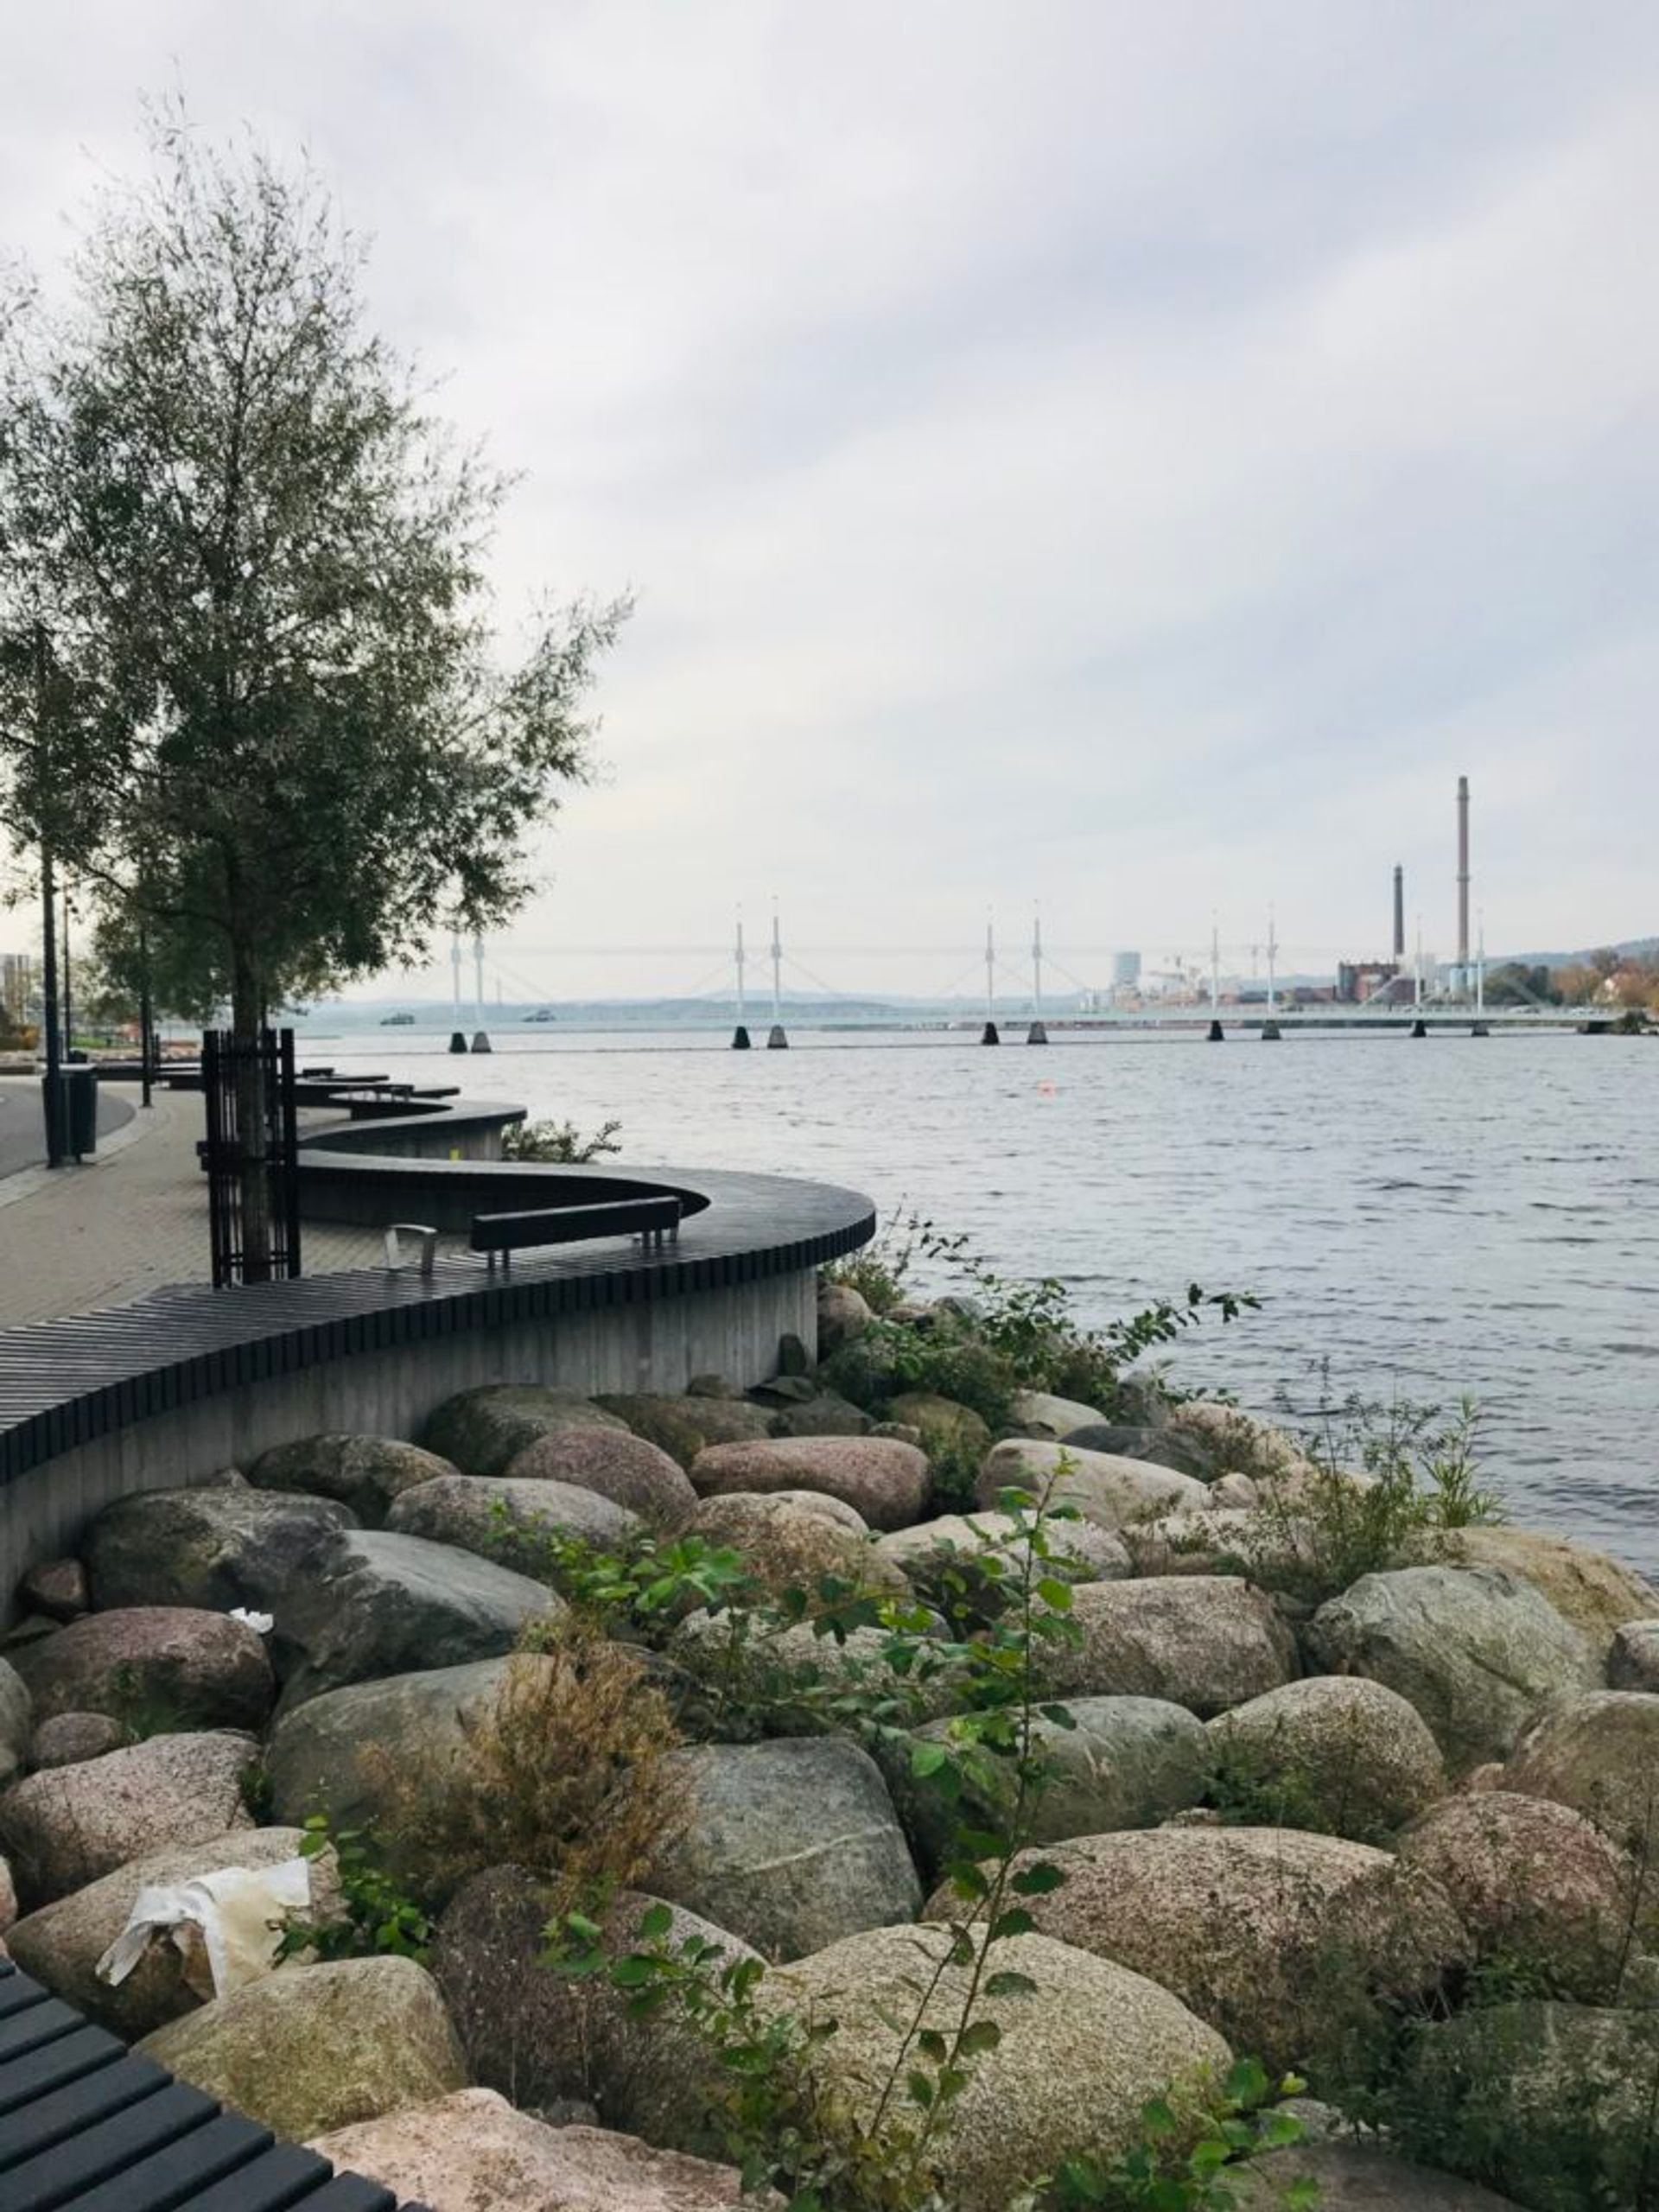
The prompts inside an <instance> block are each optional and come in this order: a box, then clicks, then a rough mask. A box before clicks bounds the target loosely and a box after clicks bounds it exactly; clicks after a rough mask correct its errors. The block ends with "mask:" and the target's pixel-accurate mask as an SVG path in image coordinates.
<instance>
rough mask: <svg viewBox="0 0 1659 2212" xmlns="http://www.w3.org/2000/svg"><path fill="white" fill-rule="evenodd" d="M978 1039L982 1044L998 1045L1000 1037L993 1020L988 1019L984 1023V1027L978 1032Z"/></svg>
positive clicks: (1000, 1040)
mask: <svg viewBox="0 0 1659 2212" xmlns="http://www.w3.org/2000/svg"><path fill="white" fill-rule="evenodd" d="M979 1041H980V1043H981V1044H982V1045H1000V1044H1001V1042H1002V1039H1001V1036H1000V1035H999V1033H998V1032H997V1027H996V1024H995V1022H994V1021H988V1022H987V1023H986V1025H985V1027H984V1028H983V1029H982V1031H981V1032H980V1038H979Z"/></svg>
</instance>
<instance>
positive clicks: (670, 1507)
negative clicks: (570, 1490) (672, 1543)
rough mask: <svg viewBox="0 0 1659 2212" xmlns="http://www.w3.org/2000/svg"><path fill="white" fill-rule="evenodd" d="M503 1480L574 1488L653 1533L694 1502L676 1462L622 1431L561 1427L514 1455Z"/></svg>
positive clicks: (674, 1522) (673, 1525) (676, 1520)
mask: <svg viewBox="0 0 1659 2212" xmlns="http://www.w3.org/2000/svg"><path fill="white" fill-rule="evenodd" d="M507 1476H508V1479H509V1480H511V1481H512V1482H537V1483H569V1484H575V1485H576V1486H577V1487H578V1488H580V1489H582V1490H589V1491H595V1492H597V1494H598V1495H599V1496H600V1497H606V1498H609V1499H610V1500H611V1502H612V1503H613V1504H615V1505H620V1506H622V1507H624V1508H625V1509H626V1510H627V1511H628V1512H629V1513H633V1514H637V1515H638V1516H639V1518H640V1520H642V1521H644V1522H648V1523H649V1524H650V1526H651V1527H652V1528H654V1529H665V1530H673V1529H677V1528H678V1527H679V1526H680V1523H681V1522H683V1520H684V1519H685V1517H686V1516H687V1515H688V1514H689V1513H690V1511H691V1510H692V1509H693V1507H694V1506H695V1505H696V1502H697V1494H696V1491H694V1490H693V1489H692V1487H691V1484H690V1479H689V1478H688V1477H687V1475H686V1472H685V1470H684V1468H683V1467H682V1466H681V1465H680V1464H679V1462H678V1460H677V1459H671V1458H670V1457H669V1455H668V1453H667V1452H664V1450H663V1449H662V1447H661V1446H659V1445H656V1444H652V1443H651V1442H650V1441H649V1440H647V1439H646V1438H645V1437H643V1436H635V1435H632V1433H630V1432H629V1431H628V1430H627V1429H625V1428H564V1429H559V1430H557V1431H556V1433H554V1434H553V1435H551V1436H543V1437H538V1438H537V1440H536V1442H535V1443H534V1444H531V1445H528V1446H526V1447H525V1449H524V1451H522V1452H519V1453H518V1457H517V1458H516V1459H514V1460H513V1461H512V1465H510V1466H509V1467H508V1469H507Z"/></svg>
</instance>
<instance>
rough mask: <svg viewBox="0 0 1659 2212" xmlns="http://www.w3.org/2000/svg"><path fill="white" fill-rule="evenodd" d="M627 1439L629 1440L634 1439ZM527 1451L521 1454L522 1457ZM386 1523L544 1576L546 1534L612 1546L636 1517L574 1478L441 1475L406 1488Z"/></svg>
mask: <svg viewBox="0 0 1659 2212" xmlns="http://www.w3.org/2000/svg"><path fill="white" fill-rule="evenodd" d="M590 1433H592V1434H594V1435H598V1434H600V1433H602V1432H601V1431H599V1430H597V1429H595V1430H594V1431H592V1432H590ZM637 1441H638V1439H637V1438H634V1437H629V1438H627V1439H626V1442H628V1443H631V1444H632V1443H636V1442H637ZM528 1456H529V1454H527V1453H524V1452H521V1453H520V1454H519V1458H520V1459H524V1458H527V1457H528ZM514 1464H515V1465H517V1462H515V1463H514ZM675 1471H676V1472H678V1469H676V1470H675ZM386 1526H387V1528H388V1529H392V1530H394V1531H396V1532H397V1534H398V1535H405V1536H423V1537H425V1538H426V1539H427V1541H429V1542H431V1543H437V1544H454V1545H456V1546H458V1547H459V1548H460V1549H461V1550H462V1551H468V1552H475V1553H476V1554H478V1556H479V1557H480V1559H488V1560H494V1561H495V1562H496V1564H497V1565H498V1566H499V1567H512V1569H513V1570H514V1572H515V1573H520V1574H528V1575H530V1576H531V1577H532V1578H533V1579H535V1580H539V1581H543V1582H548V1581H556V1580H557V1579H558V1577H557V1561H556V1560H555V1559H554V1558H553V1556H552V1555H551V1554H550V1551H549V1548H548V1539H549V1537H550V1536H563V1537H575V1539H577V1540H578V1541H580V1542H582V1543H584V1544H588V1545H591V1546H592V1548H594V1550H595V1551H601V1552H614V1551H618V1550H620V1549H622V1548H625V1547H626V1545H627V1544H628V1543H630V1542H631V1541H632V1539H633V1537H634V1536H635V1535H638V1534H639V1530H640V1528H641V1523H640V1521H639V1516H638V1515H637V1514H633V1513H630V1512H629V1511H628V1510H627V1508H626V1506H623V1505H617V1504H615V1503H613V1502H612V1500H611V1499H610V1498H608V1497H601V1494H600V1493H599V1491H596V1490H583V1489H582V1488H580V1487H579V1486H578V1485H577V1484H575V1483H559V1482H540V1481H537V1480H535V1479H533V1478H530V1479H525V1478H515V1477H512V1476H508V1475H493V1476H487V1475H439V1476H437V1477H436V1478H435V1479H434V1480H433V1481H431V1482H429V1483H420V1484H416V1487H415V1489H413V1490H406V1491H404V1494H403V1496H402V1497H400V1498H399V1499H398V1501H397V1503H396V1505H394V1506H393V1507H392V1509H391V1512H390V1513H389V1514H388V1515H387V1516H386Z"/></svg>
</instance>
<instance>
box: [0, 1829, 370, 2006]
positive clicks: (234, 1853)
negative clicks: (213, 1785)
mask: <svg viewBox="0 0 1659 2212" xmlns="http://www.w3.org/2000/svg"><path fill="white" fill-rule="evenodd" d="M304 1840H305V1837H304V1833H303V1831H302V1829H299V1828H286V1827H284V1828H237V1829H233V1830H232V1832H231V1833H230V1834H228V1835H215V1836H209V1837H208V1838H207V1840H206V1841H205V1842H202V1843H188V1844H181V1845H172V1846H169V1847H168V1848H167V1849H166V1850H163V1851H151V1852H147V1853H145V1855H144V1856H143V1858H142V1859H132V1860H130V1861H129V1863H128V1864H127V1865H126V1866H118V1868H117V1869H116V1870H115V1872H113V1873H111V1874H105V1876H103V1878H101V1879H100V1880H99V1881H96V1882H89V1883H88V1884H87V1885H86V1888H85V1889H81V1890H76V1891H73V1893H72V1894H71V1895H70V1896H68V1897H60V1898H59V1899H58V1900H57V1901H56V1903H55V1904H48V1905H42V1906H41V1909H40V1910H39V1911H38V1912H32V1913H30V1914H29V1917H28V1918H27V1919H26V1920H20V1921H19V1922H18V1923H17V1925H16V1927H15V1928H14V1929H12V1931H11V1933H10V1936H8V1938H7V1941H8V1942H9V1943H10V1946H11V1955H12V1956H13V1957H14V1958H15V1959H16V1961H17V1963H18V1965H19V1966H20V1967H22V1969H23V1971H24V1973H25V1974H33V1975H34V1976H35V1979H36V1980H38V1981H43V1982H45V1984H46V1985H47V1986H48V1988H49V1989H50V1990H51V1991H52V1992H53V1993H54V1995H55V1996H58V1997H61V1998H62V1999H64V2001H65V2002H66V2003H67V2004H70V2005H75V2006H77V2007H78V2008H79V2010H80V2011H81V2012H86V2013H89V2014H90V2015H91V2016H92V2018H93V2019H95V2020H101V2021H102V2022H103V2023H104V2024H105V2026H106V2027H109V2028H112V2029H113V2030H114V2031H115V2032H116V2033H117V2034H118V2035H120V2036H124V2037H126V2038H127V2040H128V2041H129V2042H131V2041H132V2040H133V2039H134V2038H135V2037H138V2036H145V2035H148V2034H149V2031H150V2030H151V2029H152V2028H159V2027H160V2026H161V2024H162V2022H163V2021H164V2020H172V2019H176V2018H178V2016H179V2014H180V2013H181V2012H194V2010H195V2008H196V2006H197V2005H199V2004H200V2002H201V1999H200V1997H198V1996H197V1995H196V1994H195V1993H194V1991H193V1990H191V1989H190V1988H189V1987H188V1986H187V1985H186V1982H185V1979H184V1972H185V1961H184V1958H183V1955H182V1954H181V1952H180V1950H179V1949H178V1948H177V1946H176V1945H175V1944H174V1943H171V1942H167V1941H165V1940H162V1941H159V1942H153V1943H151V1945H150V1947H149V1949H148V1950H147V1951H146V1952H145V1953H144V1955H143V1958H141V1959H140V1960H139V1961H138V1963H137V1966H136V1967H134V1968H133V1970H132V1972H131V1973H130V1974H129V1975H128V1976H127V1978H126V1980H124V1981H121V1982H117V1983H115V1984H113V1985H112V1984H111V1983H109V1982H107V1981H102V1980H99V1976H98V1974H96V1973H95V1972H94V1968H95V1967H97V1965H98V1962H99V1959H101V1958H102V1957H103V1955H104V1954H105V1951H107V1950H108V1948H110V1945H111V1943H113V1942H114V1941H115V1939H116V1937H117V1936H119V1935H120V1933H121V1931H122V1929H124V1927H125V1926H126V1924H127V1920H128V1916H129V1915H130V1913H131V1910H132V1907H133V1904H134V1901H135V1900H136V1898H137V1895H138V1892H139V1891H140V1890H143V1889H149V1888H151V1887H155V1886H161V1885H168V1884H172V1883H182V1882H194V1881H200V1879H201V1878H202V1877H203V1876H204V1875H207V1874H216V1873H219V1872H220V1871H221V1870H223V1869H224V1868H226V1867H230V1866H236V1867H241V1868H244V1869H245V1870H247V1871H249V1872H258V1871H260V1870H262V1869H264V1868H265V1867H269V1866H281V1865H283V1863H284V1861H286V1860H288V1859H294V1858H296V1857H298V1856H299V1854H300V1847H301V1845H302V1843H303V1841H304ZM309 1873H310V1878H311V1903H310V1905H309V1907H308V1910H306V1911H305V1912H304V1913H303V1914H302V1916H301V1917H302V1918H303V1919H304V1920H305V1921H307V1922H308V1923H309V1924H310V1925H312V1926H313V1927H319V1928H327V1927H331V1926H333V1925H334V1924H336V1923H339V1922H340V1921H342V1920H343V1919H344V1918H345V1907H344V1905H343V1904H342V1902H341V1899H340V1882H339V1878H338V1874H337V1871H336V1868H335V1865H334V1852H333V1851H332V1850H331V1849H329V1850H324V1851H322V1852H321V1853H319V1854H318V1855H317V1856H316V1857H315V1858H314V1859H311V1860H310V1861H309Z"/></svg>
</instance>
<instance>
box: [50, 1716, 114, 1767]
mask: <svg viewBox="0 0 1659 2212" xmlns="http://www.w3.org/2000/svg"><path fill="white" fill-rule="evenodd" d="M129 1741H130V1738H129V1736H128V1734H127V1730H126V1726H125V1724H124V1722H122V1721H119V1720H114V1719H111V1717H110V1715H109V1714H108V1713H54V1714H53V1716H52V1718H51V1719H49V1720H42V1721H41V1725H40V1726H39V1727H38V1728H37V1729H36V1730H35V1733H34V1734H33V1735H32V1736H31V1737H30V1738H29V1764H30V1766H32V1767H48V1766H76V1765H78V1764H79V1762H80V1761H81V1760H82V1759H101V1758H103V1756H104V1754H105V1751H119V1750H120V1749H121V1747H122V1745H124V1744H125V1743H127V1742H129Z"/></svg>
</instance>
